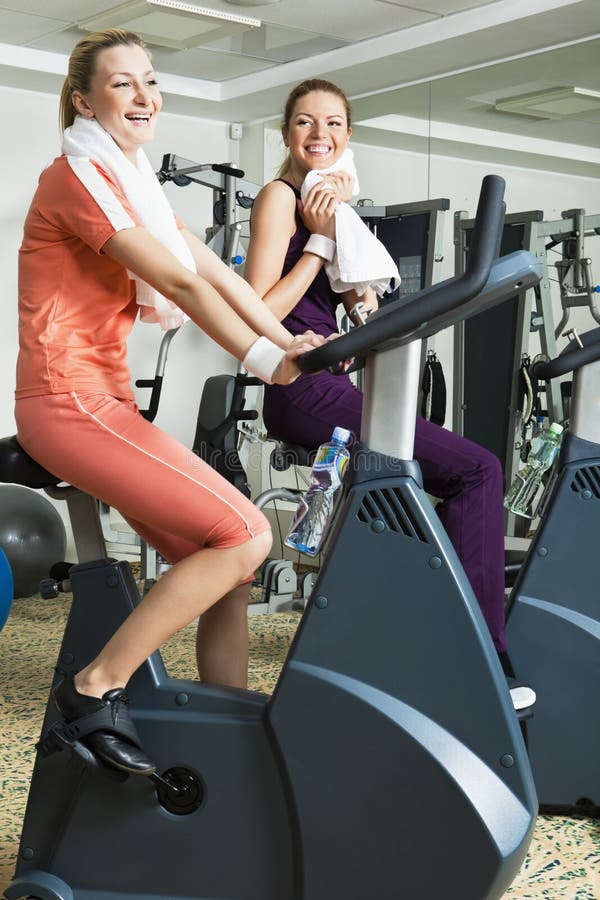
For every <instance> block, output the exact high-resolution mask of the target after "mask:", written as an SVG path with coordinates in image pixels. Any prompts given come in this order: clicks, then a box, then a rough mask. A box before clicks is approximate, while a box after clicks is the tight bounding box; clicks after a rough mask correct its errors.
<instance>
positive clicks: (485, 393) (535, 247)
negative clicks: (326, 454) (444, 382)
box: [453, 209, 600, 536]
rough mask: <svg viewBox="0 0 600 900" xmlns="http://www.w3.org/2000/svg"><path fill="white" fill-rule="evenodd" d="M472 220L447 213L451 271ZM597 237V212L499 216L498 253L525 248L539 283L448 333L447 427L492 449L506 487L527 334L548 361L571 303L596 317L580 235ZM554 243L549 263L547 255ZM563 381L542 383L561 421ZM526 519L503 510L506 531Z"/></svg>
mask: <svg viewBox="0 0 600 900" xmlns="http://www.w3.org/2000/svg"><path fill="white" fill-rule="evenodd" d="M472 227H473V220H472V219H470V218H468V214H467V213H466V212H463V211H461V212H457V213H455V216H454V243H455V248H456V251H455V266H456V272H457V273H460V272H462V271H464V266H465V260H466V257H467V255H468V251H469V242H470V235H471V230H472ZM599 234H600V215H591V216H586V215H585V210H584V209H569V210H565V211H564V212H563V213H562V218H561V219H559V220H555V221H544V214H543V212H542V211H541V210H530V211H527V212H520V213H512V214H510V215H507V216H506V219H505V225H504V229H503V234H502V241H501V247H500V249H501V252H502V253H507V252H510V251H513V250H519V249H523V250H529V251H530V252H531V253H533V254H534V255H535V256H536V257H537V258H538V259H539V260H540V261H541V263H542V265H543V277H542V280H541V282H540V284H539V285H537V286H535V287H533V288H531V289H529V290H526V291H519V292H517V293H515V295H514V296H513V297H510V298H508V299H507V300H505V301H504V302H503V303H502V304H500V305H499V306H498V307H496V308H495V309H492V310H486V311H484V312H482V313H480V314H479V315H477V316H474V317H473V318H472V319H471V320H469V321H468V322H462V323H460V324H459V325H457V326H456V327H455V330H454V383H453V387H454V392H453V397H454V399H453V422H454V430H455V431H457V432H458V433H459V434H463V435H465V436H466V437H468V438H470V439H471V440H473V441H476V442H477V443H478V444H481V445H482V446H484V447H487V448H488V449H489V450H491V451H492V452H493V453H495V454H496V455H497V456H498V457H499V458H500V460H501V461H502V463H503V466H504V473H505V479H506V483H507V484H510V483H511V482H512V480H513V477H514V475H515V473H516V471H517V469H518V468H519V467H520V466H521V465H522V464H523V462H524V460H525V458H526V455H527V448H528V439H529V438H530V437H531V429H529V431H527V430H526V428H525V426H526V424H527V423H526V422H525V421H524V417H523V409H522V394H521V391H520V387H519V382H518V378H517V373H519V371H520V369H521V367H522V366H523V365H526V364H527V363H528V361H530V360H531V359H532V358H533V356H536V355H537V351H536V352H534V351H532V349H531V345H532V335H533V334H537V336H538V340H539V354H540V356H541V358H546V359H554V358H555V357H556V356H557V354H558V351H559V347H558V343H559V341H560V338H561V337H566V332H565V328H566V327H567V323H568V322H569V317H570V312H571V310H572V309H574V308H578V307H587V308H588V309H589V311H590V313H591V315H592V317H593V319H594V320H595V321H596V322H600V308H599V304H600V294H599V291H600V286H598V285H595V284H594V282H593V277H592V262H591V259H590V258H589V257H588V256H586V254H585V246H584V241H585V239H586V238H589V237H592V236H596V235H599ZM555 248H560V258H559V259H558V260H557V261H556V263H555V264H554V267H555V269H556V275H554V274H553V273H552V269H553V266H552V263H551V262H550V261H549V258H548V254H549V253H550V252H552V251H554V250H555ZM552 281H557V282H558V285H559V292H560V294H559V296H560V309H561V313H560V318H559V320H558V322H556V316H555V308H556V304H555V303H553V297H552V290H551V283H552ZM568 386H569V385H568V384H567V385H565V384H564V383H563V384H562V385H561V383H560V382H558V381H549V382H546V383H544V384H542V385H541V386H540V388H539V390H540V391H541V392H542V393H543V395H544V399H545V414H546V415H547V417H548V419H549V420H550V421H556V422H563V421H565V419H567V418H568V408H567V404H566V402H565V401H566V399H567V398H568ZM528 527H529V523H528V522H527V520H518V519H517V518H516V517H515V516H513V515H512V514H509V515H508V521H507V534H508V535H509V536H512V535H516V536H521V535H522V533H523V532H524V531H525V530H526V529H527V528H528Z"/></svg>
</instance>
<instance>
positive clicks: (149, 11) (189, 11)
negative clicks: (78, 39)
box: [78, 0, 261, 50]
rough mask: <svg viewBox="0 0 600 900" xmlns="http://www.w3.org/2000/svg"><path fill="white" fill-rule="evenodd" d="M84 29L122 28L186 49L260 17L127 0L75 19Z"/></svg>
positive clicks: (255, 23) (253, 24)
mask: <svg viewBox="0 0 600 900" xmlns="http://www.w3.org/2000/svg"><path fill="white" fill-rule="evenodd" d="M78 25H79V28H81V29H83V30H84V31H98V30H101V29H104V28H125V29H128V30H130V31H134V32H135V33H136V34H139V35H140V37H142V38H144V40H145V41H147V42H148V43H149V44H156V45H158V46H160V47H170V48H172V49H175V50H186V49H188V48H190V47H199V46H204V45H206V44H209V43H212V42H213V41H218V40H221V39H222V38H225V37H229V36H230V35H232V34H236V33H238V32H239V31H245V30H246V29H248V28H259V27H260V25H261V21H260V19H255V18H253V17H251V16H241V15H238V14H237V13H229V12H222V11H219V10H213V9H207V8H206V7H203V6H196V5H194V4H191V3H182V2H179V0H130V2H128V3H123V4H121V5H120V6H116V7H114V8H113V9H108V10H106V11H105V12H103V13H100V14H99V15H96V16H91V17H90V18H88V19H84V20H83V21H81V22H79V23H78Z"/></svg>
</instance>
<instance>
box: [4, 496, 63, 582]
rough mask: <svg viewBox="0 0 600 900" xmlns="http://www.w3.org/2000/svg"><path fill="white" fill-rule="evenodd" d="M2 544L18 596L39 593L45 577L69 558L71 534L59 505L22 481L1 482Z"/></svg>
mask: <svg viewBox="0 0 600 900" xmlns="http://www.w3.org/2000/svg"><path fill="white" fill-rule="evenodd" d="M0 547H1V548H2V550H4V553H5V554H6V558H7V560H8V563H9V565H10V569H11V572H12V575H13V581H14V597H30V596H31V595H32V594H37V592H38V591H39V584H40V581H41V579H42V578H48V575H49V572H50V568H51V566H53V565H54V563H56V562H62V561H63V560H64V558H65V551H66V547H67V536H66V532H65V526H64V524H63V520H62V519H61V517H60V514H59V513H58V512H57V510H56V509H55V507H54V506H53V505H52V504H51V503H50V501H49V500H46V498H45V497H43V496H42V495H41V494H40V493H38V492H37V491H33V490H31V489H30V488H26V487H21V485H18V484H3V485H0Z"/></svg>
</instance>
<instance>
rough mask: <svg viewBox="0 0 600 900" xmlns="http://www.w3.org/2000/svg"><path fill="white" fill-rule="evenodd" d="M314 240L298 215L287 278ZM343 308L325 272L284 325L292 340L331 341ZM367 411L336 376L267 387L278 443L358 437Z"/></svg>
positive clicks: (267, 409)
mask: <svg viewBox="0 0 600 900" xmlns="http://www.w3.org/2000/svg"><path fill="white" fill-rule="evenodd" d="M278 180H279V181H283V182H284V184H287V186H288V187H289V188H290V190H292V191H293V192H294V194H295V195H296V197H298V198H299V197H300V191H297V190H296V188H294V187H293V186H292V185H291V184H290V183H289V182H287V181H284V179H283V178H280V179H278ZM309 237H310V232H309V231H308V229H307V228H306V227H305V225H304V224H303V222H302V219H301V218H300V215H299V213H298V211H297V210H296V231H295V232H294V234H293V235H292V237H291V240H290V243H289V246H288V249H287V253H286V255H285V260H284V263H283V269H282V271H281V277H282V278H283V277H284V276H285V275H287V273H288V272H289V271H290V269H291V268H292V267H293V266H295V265H296V263H297V262H298V260H299V259H300V257H301V256H302V251H303V250H304V245H305V244H306V242H307V240H308V238H309ZM339 302H340V295H339V294H336V293H334V291H332V290H331V287H330V284H329V279H328V278H327V275H326V274H325V268H324V267H323V266H322V267H321V269H320V271H319V274H318V275H317V277H316V278H315V280H314V281H313V282H312V284H311V285H310V286H309V288H308V290H307V291H306V293H305V294H304V296H303V297H301V298H300V300H299V301H298V303H297V304H296V306H295V307H294V309H293V310H292V311H291V312H290V313H289V314H288V315H287V316H286V317H285V319H283V325H284V326H285V327H286V328H287V329H288V331H290V332H291V333H292V334H302V333H303V332H305V331H308V329H311V330H312V331H314V332H316V334H322V335H323V337H328V336H329V335H330V334H333V333H335V332H337V330H338V326H337V321H336V317H335V308H336V306H337V305H338V303H339ZM340 392H341V396H340ZM340 404H341V408H342V409H343V410H344V415H343V421H342V420H340V418H339V409H338V407H339V405H340ZM361 405H362V395H361V394H360V393H359V392H358V391H357V390H356V388H355V387H354V385H352V384H351V382H350V379H349V377H348V376H347V375H331V374H330V373H329V372H318V373H317V374H315V375H308V374H302V375H300V376H299V377H298V378H297V379H296V380H295V381H294V382H293V383H292V384H286V385H280V384H266V385H265V390H264V399H263V420H264V423H265V425H266V428H267V431H268V432H269V434H270V435H271V436H272V437H275V438H278V439H279V440H285V441H291V442H292V443H297V444H302V445H303V446H305V447H310V448H315V447H318V446H319V444H322V443H323V441H328V440H329V439H330V438H331V434H332V430H333V427H334V426H335V425H340V424H344V426H346V427H349V428H351V429H353V430H355V431H356V433H358V431H359V430H360V412H361ZM350 414H351V415H350ZM348 416H350V418H348ZM332 421H333V425H332V424H331V422H332Z"/></svg>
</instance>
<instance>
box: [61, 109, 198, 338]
mask: <svg viewBox="0 0 600 900" xmlns="http://www.w3.org/2000/svg"><path fill="white" fill-rule="evenodd" d="M62 152H63V153H64V154H65V156H67V157H75V158H77V159H87V160H90V162H92V161H93V162H95V163H97V164H98V165H99V166H100V167H101V168H102V169H103V170H104V171H105V172H106V173H107V174H108V175H110V176H111V178H113V179H114V180H115V182H116V183H117V184H118V185H119V186H120V187H121V189H122V191H123V193H124V194H125V196H126V197H127V199H128V200H129V203H130V204H131V207H132V209H133V210H134V211H135V212H136V213H137V215H138V216H139V218H140V221H141V222H142V225H143V226H144V228H146V229H147V230H148V231H149V232H150V234H152V235H153V236H154V237H155V238H156V239H157V240H159V241H160V242H161V244H162V245H163V246H164V247H166V248H167V250H169V251H170V252H171V253H172V254H173V255H174V256H176V257H177V259H178V260H179V261H180V262H181V263H182V264H183V265H184V266H186V267H187V268H188V269H191V271H192V272H195V271H196V266H195V263H194V259H193V256H192V253H191V250H190V248H189V247H188V245H187V244H186V242H185V240H184V239H183V237H182V235H181V233H180V231H179V229H178V227H177V223H176V221H175V217H174V215H173V210H172V209H171V206H170V204H169V201H168V200H167V198H166V196H165V194H164V191H163V189H162V187H161V185H160V184H159V181H158V178H157V177H156V175H155V174H154V171H153V170H152V167H151V165H150V162H149V160H148V157H147V156H146V154H145V153H144V151H143V150H142V149H141V148H139V149H138V151H137V156H136V164H135V165H134V164H133V163H132V162H130V160H129V159H127V157H126V156H125V154H124V153H123V152H122V150H121V149H120V148H119V146H118V144H117V143H116V142H115V140H114V139H113V138H112V137H111V135H110V134H109V133H108V131H106V130H105V129H104V128H103V127H102V126H101V125H100V123H99V122H97V121H96V119H85V118H84V117H83V116H76V117H75V121H74V123H73V125H71V126H70V127H69V128H66V129H65V132H64V137H63V144H62ZM74 172H75V174H76V175H77V174H78V173H77V169H74ZM83 183H84V184H85V182H83ZM85 186H86V188H87V187H88V186H87V185H85ZM88 190H89V188H88ZM128 274H129V277H130V278H131V279H132V280H133V281H134V282H135V287H136V299H137V303H138V305H139V306H140V319H141V321H142V322H148V323H155V322H158V323H159V324H160V327H161V328H162V329H163V331H166V330H167V329H170V328H179V326H180V325H183V323H184V322H185V321H187V319H188V316H187V315H186V314H185V313H184V312H183V311H182V310H181V309H179V307H178V306H176V305H175V304H174V303H173V302H172V301H171V300H169V299H168V298H167V297H164V296H163V295H162V294H160V293H159V292H158V291H156V290H155V289H154V288H153V287H151V285H149V284H148V283H147V282H146V281H143V280H142V279H141V278H138V276H137V275H135V274H134V273H133V272H129V273H128Z"/></svg>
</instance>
